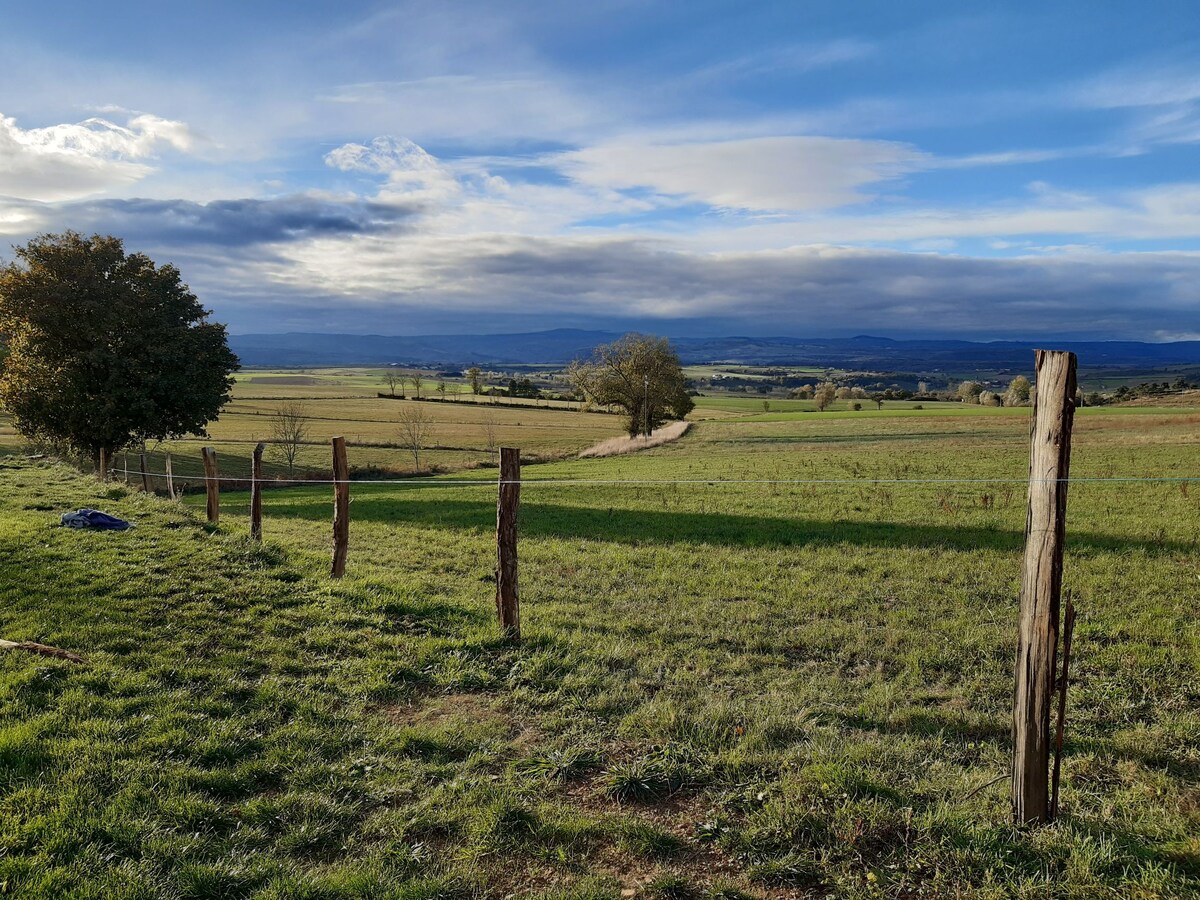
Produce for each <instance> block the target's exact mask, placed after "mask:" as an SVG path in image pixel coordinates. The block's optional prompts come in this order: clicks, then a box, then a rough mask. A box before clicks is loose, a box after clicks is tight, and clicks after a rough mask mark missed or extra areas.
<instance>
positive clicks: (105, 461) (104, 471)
mask: <svg viewBox="0 0 1200 900" xmlns="http://www.w3.org/2000/svg"><path fill="white" fill-rule="evenodd" d="M108 457H109V453H108V448H107V447H101V448H100V472H99V473H98V474H99V475H100V480H101V481H108V467H109V458H108Z"/></svg>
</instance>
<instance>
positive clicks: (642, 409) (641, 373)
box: [570, 334, 695, 435]
mask: <svg viewBox="0 0 1200 900" xmlns="http://www.w3.org/2000/svg"><path fill="white" fill-rule="evenodd" d="M570 376H571V381H572V383H573V384H574V385H575V388H576V389H577V390H579V391H580V392H581V393H582V394H583V395H584V396H585V397H587V398H588V400H589V401H591V402H592V403H595V404H599V405H601V406H619V407H620V408H621V409H623V410H625V413H626V415H627V416H628V417H629V422H628V425H629V434H630V435H637V434H643V433H649V432H650V431H652V430H653V429H655V428H657V427H658V426H659V425H661V424H662V423H663V422H666V421H667V420H669V419H682V418H684V417H686V416H687V414H688V413H690V412H691V411H692V409H693V408H694V407H695V403H693V402H692V398H691V397H689V396H688V393H687V379H685V378H684V376H683V369H682V367H681V366H680V364H679V357H678V356H676V355H675V351H673V350H672V349H671V343H670V341H668V340H667V339H666V338H663V337H651V336H649V335H644V334H627V335H625V336H624V337H623V338H621V339H620V340H617V341H614V342H613V343H611V344H605V345H603V346H601V347H597V348H596V351H595V353H594V354H593V355H592V358H591V359H590V360H589V361H587V362H576V363H574V364H572V366H571V369H570Z"/></svg>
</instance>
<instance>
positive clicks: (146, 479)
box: [138, 453, 150, 494]
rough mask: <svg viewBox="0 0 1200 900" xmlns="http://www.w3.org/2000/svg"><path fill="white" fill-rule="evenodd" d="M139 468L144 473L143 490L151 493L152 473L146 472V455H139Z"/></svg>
mask: <svg viewBox="0 0 1200 900" xmlns="http://www.w3.org/2000/svg"><path fill="white" fill-rule="evenodd" d="M138 467H139V468H140V469H141V473H142V490H143V491H145V492H146V493H147V494H148V493H150V473H149V472H148V471H147V470H146V454H145V453H140V454H138Z"/></svg>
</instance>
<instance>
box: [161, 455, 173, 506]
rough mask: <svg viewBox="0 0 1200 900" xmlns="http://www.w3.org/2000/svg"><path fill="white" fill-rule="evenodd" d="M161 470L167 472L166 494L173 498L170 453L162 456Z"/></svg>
mask: <svg viewBox="0 0 1200 900" xmlns="http://www.w3.org/2000/svg"><path fill="white" fill-rule="evenodd" d="M163 471H164V472H166V473H167V496H168V497H170V498H171V499H172V500H174V499H175V475H174V473H173V472H172V471H171V454H170V453H168V454H167V455H166V456H164V457H163Z"/></svg>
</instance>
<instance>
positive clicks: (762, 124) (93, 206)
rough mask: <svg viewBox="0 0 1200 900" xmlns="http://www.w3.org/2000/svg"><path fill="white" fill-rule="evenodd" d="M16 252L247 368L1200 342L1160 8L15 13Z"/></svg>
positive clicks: (1179, 15)
mask: <svg viewBox="0 0 1200 900" xmlns="http://www.w3.org/2000/svg"><path fill="white" fill-rule="evenodd" d="M0 20H2V21H3V22H4V29H3V31H0V58H2V59H3V60H4V61H5V64H4V66H3V67H2V74H0V246H2V247H3V250H2V251H0V254H2V255H3V256H4V257H6V258H7V257H8V256H11V253H10V251H9V249H8V248H9V246H10V245H12V244H19V243H21V242H23V241H24V240H26V239H28V238H29V237H30V236H32V235H34V234H36V233H39V232H44V231H60V230H63V229H66V228H74V229H76V230H80V231H85V232H90V231H99V232H104V233H114V234H118V235H121V236H123V237H124V238H125V239H126V243H127V246H128V247H129V248H130V249H136V250H143V251H145V252H148V253H149V254H151V256H153V257H154V258H155V259H156V260H159V261H172V262H175V263H176V264H177V265H178V266H179V267H180V268H181V270H182V271H183V274H184V277H185V279H186V280H187V281H188V282H189V283H190V284H191V286H192V287H193V289H194V290H195V291H196V292H197V294H198V295H199V296H200V297H201V299H202V300H203V301H204V302H205V303H206V305H208V306H209V307H210V308H212V309H213V310H214V312H215V313H216V317H217V318H218V319H220V320H222V321H225V322H227V323H228V324H229V325H230V328H231V330H232V331H234V332H235V333H244V332H250V331H298V330H305V331H318V330H329V331H347V332H370V333H385V334H419V333H431V332H485V331H519V330H527V329H536V328H550V327H561V326H577V327H603V328H624V327H637V328H642V329H647V330H653V331H658V332H661V333H667V334H678V335H691V334H721V333H731V332H736V333H742V334H790V335H797V336H806V335H808V336H822V335H845V334H856V333H862V332H867V333H875V334H888V335H894V336H913V335H949V336H960V337H970V338H985V339H986V338H1014V337H1015V338H1030V339H1033V338H1047V337H1054V336H1060V337H1061V336H1072V337H1093V338H1137V339H1145V340H1171V339H1180V338H1200V167H1198V166H1197V163H1198V162H1200V152H1198V151H1200V62H1198V61H1200V16H1197V15H1196V14H1195V9H1194V7H1192V6H1191V4H1188V3H1184V2H1179V3H1171V2H1158V3H1144V2H1143V3H1137V4H1135V3H1122V2H1105V3H1094V2H1093V3H1053V2H1049V3H1036V4H1035V3H1029V4H1025V3H1006V4H996V3H986V4H985V3H978V4H972V3H962V2H957V3H919V2H916V3H895V2H886V3H847V2H845V0H842V2H837V3H803V2H796V3H753V2H745V0H743V2H738V3H717V2H693V3H686V4H685V3H675V2H673V3H646V2H636V0H594V2H589V3H587V4H566V3H561V2H531V3H467V2H450V0H442V2H427V3H391V4H370V3H353V2H346V3H340V4H336V5H335V4H329V3H311V2H310V3H303V2H288V3H275V2H259V3H236V4H235V3H219V2H218V3H205V4H189V5H186V6H185V5H183V4H169V3H168V4H164V3H161V2H159V3H153V4H151V3H110V4H102V5H96V4H70V3H65V4H63V3H60V4H44V3H43V4H34V3H13V2H0Z"/></svg>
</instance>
